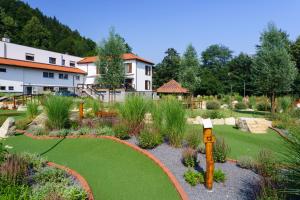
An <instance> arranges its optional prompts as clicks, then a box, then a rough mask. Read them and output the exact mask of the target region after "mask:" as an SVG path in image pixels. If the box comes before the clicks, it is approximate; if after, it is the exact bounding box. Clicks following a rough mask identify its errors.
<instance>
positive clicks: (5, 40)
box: [2, 37, 10, 43]
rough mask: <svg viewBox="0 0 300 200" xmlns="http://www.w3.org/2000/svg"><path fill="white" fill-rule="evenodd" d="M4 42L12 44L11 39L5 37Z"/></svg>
mask: <svg viewBox="0 0 300 200" xmlns="http://www.w3.org/2000/svg"><path fill="white" fill-rule="evenodd" d="M2 42H6V43H10V39H9V38H8V37H3V38H2Z"/></svg>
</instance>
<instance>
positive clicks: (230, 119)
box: [224, 117, 235, 126]
mask: <svg viewBox="0 0 300 200" xmlns="http://www.w3.org/2000/svg"><path fill="white" fill-rule="evenodd" d="M224 121H225V125H231V126H235V118H234V117H228V118H225V119H224Z"/></svg>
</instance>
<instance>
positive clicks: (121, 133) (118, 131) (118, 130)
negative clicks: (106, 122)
mask: <svg viewBox="0 0 300 200" xmlns="http://www.w3.org/2000/svg"><path fill="white" fill-rule="evenodd" d="M113 131H114V133H115V136H116V137H117V138H119V139H121V140H127V139H129V138H130V136H129V128H128V126H127V125H126V124H125V123H120V124H117V125H115V126H113Z"/></svg>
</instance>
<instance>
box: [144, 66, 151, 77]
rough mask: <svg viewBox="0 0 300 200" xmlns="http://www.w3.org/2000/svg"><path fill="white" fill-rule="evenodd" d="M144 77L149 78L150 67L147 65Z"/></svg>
mask: <svg viewBox="0 0 300 200" xmlns="http://www.w3.org/2000/svg"><path fill="white" fill-rule="evenodd" d="M145 75H147V76H151V66H149V65H146V66H145Z"/></svg>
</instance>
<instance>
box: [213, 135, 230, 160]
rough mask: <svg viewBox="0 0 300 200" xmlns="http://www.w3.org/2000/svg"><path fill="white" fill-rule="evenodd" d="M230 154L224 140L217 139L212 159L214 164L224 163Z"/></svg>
mask: <svg viewBox="0 0 300 200" xmlns="http://www.w3.org/2000/svg"><path fill="white" fill-rule="evenodd" d="M229 152H230V148H229V146H228V145H227V144H226V143H225V141H224V139H222V140H220V139H217V140H216V142H215V143H214V148H213V157H214V161H215V162H220V163H224V162H226V158H227V155H228V153H229Z"/></svg>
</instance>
